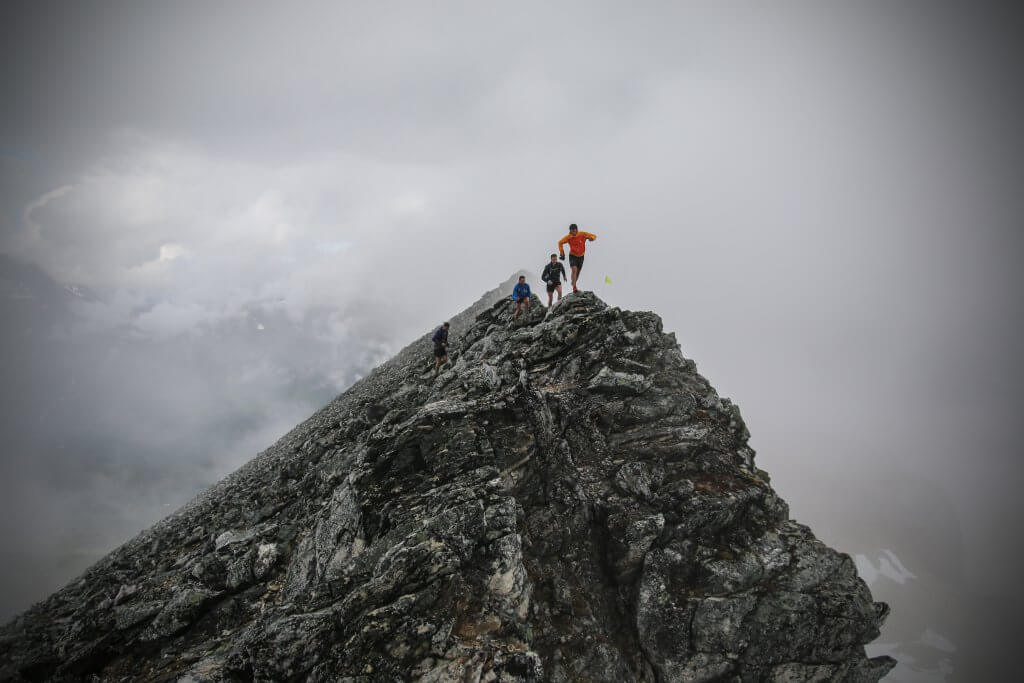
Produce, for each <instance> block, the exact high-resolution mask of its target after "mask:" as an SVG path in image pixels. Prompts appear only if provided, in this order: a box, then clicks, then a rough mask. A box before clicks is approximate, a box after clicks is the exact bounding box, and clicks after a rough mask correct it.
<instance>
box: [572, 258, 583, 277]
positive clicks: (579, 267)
mask: <svg viewBox="0 0 1024 683" xmlns="http://www.w3.org/2000/svg"><path fill="white" fill-rule="evenodd" d="M573 266H576V268H577V270H576V272H577V273H579V272H580V271H582V270H583V257H582V256H576V255H575V254H569V267H570V268H572V267H573Z"/></svg>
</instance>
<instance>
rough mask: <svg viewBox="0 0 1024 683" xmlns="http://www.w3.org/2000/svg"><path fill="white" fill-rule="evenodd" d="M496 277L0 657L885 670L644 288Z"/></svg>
mask: <svg viewBox="0 0 1024 683" xmlns="http://www.w3.org/2000/svg"><path fill="white" fill-rule="evenodd" d="M498 296H500V295H499V294H498V292H494V293H491V294H490V295H487V296H485V298H484V299H483V300H481V302H480V304H479V305H477V306H475V307H471V309H469V310H468V311H467V312H466V313H464V314H462V315H461V316H457V317H456V318H454V319H453V331H454V333H453V335H452V338H453V344H452V353H451V361H452V362H451V365H450V366H449V367H447V368H446V369H445V370H443V371H442V373H441V374H440V376H438V377H436V378H435V377H433V376H432V374H431V373H430V372H427V366H428V363H429V362H430V360H431V359H430V351H429V341H428V340H427V338H426V337H424V338H422V339H420V340H419V341H417V342H416V343H414V344H413V345H411V346H410V347H408V348H407V349H405V350H404V351H403V352H402V353H400V354H399V355H398V356H396V357H395V358H394V359H392V360H391V361H389V362H388V363H386V364H384V365H383V366H381V367H380V368H378V369H377V370H375V371H374V372H373V373H372V374H371V375H369V376H368V377H366V378H364V379H363V380H361V381H360V382H358V383H357V384H356V385H355V386H353V387H352V389H350V390H349V391H347V392H346V393H344V394H342V395H341V396H340V397H339V398H338V399H336V400H335V401H334V402H332V403H331V404H330V405H328V406H327V407H326V408H324V409H323V410H321V411H320V412H318V413H317V414H316V415H314V416H313V417H311V418H310V419H309V420H307V421H306V422H305V423H303V424H302V425H299V426H298V427H296V429H295V430H293V431H292V432H291V433H289V434H288V435H286V436H285V437H284V438H282V439H281V440H280V441H279V442H278V443H277V444H275V445H274V446H273V447H272V448H270V449H268V450H267V451H266V452H264V453H263V454H261V455H260V456H258V457H257V458H256V459H254V460H253V461H252V462H250V463H249V464H248V465H246V466H245V467H243V468H241V469H240V470H239V471H238V472H236V473H235V474H233V475H231V476H230V477H228V478H227V479H225V480H224V481H223V482H221V483H220V484H217V485H216V486H214V487H212V488H211V489H210V490H209V491H207V492H206V493H204V494H203V495H202V496H200V497H199V498H197V499H196V500H195V501H193V503H191V504H189V505H188V506H186V507H185V508H184V509H182V510H181V511H179V512H178V513H176V514H175V515H173V516H171V517H169V518H168V519H166V520H164V521H163V522H161V523H159V524H157V525H156V526H155V527H153V528H152V529H150V530H148V531H146V532H144V533H142V534H140V536H139V537H137V538H136V539H134V540H133V541H131V542H129V543H128V544H126V545H125V546H123V547H121V548H119V549H118V550H116V551H114V552H113V553H111V554H110V555H109V556H107V557H106V558H104V559H103V560H102V561H100V562H99V563H98V564H97V565H96V566H95V567H93V568H92V569H90V570H89V571H88V572H86V573H85V574H84V575H83V576H82V577H81V578H80V579H79V580H77V581H75V582H74V583H72V584H70V585H69V586H67V587H66V588H64V589H62V590H61V591H59V592H58V593H56V594H54V595H53V596H51V597H50V598H49V599H48V600H46V601H44V602H43V603H40V604H39V605H36V606H35V607H33V608H32V609H31V610H29V611H28V612H26V613H25V614H24V615H22V616H20V617H18V618H17V619H15V620H14V621H13V622H11V623H10V624H8V625H7V626H5V627H4V628H3V629H2V632H0V680H61V679H66V680H82V679H90V677H93V676H95V677H96V678H93V679H92V680H152V681H172V680H180V681H195V682H198V681H223V680H263V681H285V680H306V681H338V680H342V681H403V680H410V679H418V680H423V681H438V682H440V681H452V682H454V681H539V680H550V681H631V680H640V681H705V680H736V681H747V680H772V681H793V682H797V681H829V680H843V681H876V680H878V679H879V678H880V677H882V676H883V675H884V674H885V673H886V672H887V671H888V670H889V669H890V668H891V667H892V665H893V662H892V660H891V659H889V658H876V659H867V658H866V656H865V654H864V647H863V645H864V644H865V643H867V642H869V641H871V640H872V639H874V638H875V637H877V635H878V628H879V626H880V624H881V622H882V620H884V618H885V615H886V613H887V608H886V607H885V605H883V604H881V603H873V602H872V599H871V595H870V593H869V591H868V589H867V587H866V585H865V584H864V583H863V581H861V580H860V579H859V578H858V576H857V574H856V570H855V568H854V564H853V562H852V561H851V560H850V558H849V557H848V556H846V555H843V554H839V553H837V552H835V551H833V550H832V549H830V548H828V547H826V546H825V545H823V544H822V543H820V542H819V541H817V540H816V539H815V538H814V536H813V535H812V533H811V532H810V530H809V529H807V528H806V527H804V526H801V525H799V524H797V523H795V522H793V521H791V520H789V514H788V509H787V507H786V505H785V503H784V502H783V501H782V500H781V499H779V498H778V496H776V495H775V493H774V492H773V491H772V489H771V487H770V486H769V483H768V478H767V475H766V474H765V473H764V472H762V471H760V470H758V469H757V468H756V467H755V466H754V462H753V457H754V454H753V451H752V450H751V449H750V448H749V447H748V446H747V445H746V442H747V437H748V434H747V430H746V427H745V426H744V424H743V421H742V419H741V417H740V413H739V410H738V409H737V408H736V406H735V405H733V404H732V403H731V402H730V401H728V400H727V399H720V398H719V397H718V395H717V394H716V392H715V391H714V389H713V388H712V387H711V386H710V385H709V384H708V382H707V381H706V380H705V379H704V378H703V377H701V376H700V375H698V374H697V372H696V369H695V366H694V364H693V362H692V361H690V360H687V359H686V358H684V357H683V355H682V354H681V353H680V350H679V347H678V345H677V344H676V341H675V338H674V337H673V336H672V335H671V334H664V333H663V332H662V326H661V321H660V319H659V318H658V317H657V316H656V315H654V314H652V313H634V312H628V311H621V310H619V309H617V308H611V307H608V306H606V305H605V304H604V303H603V302H601V301H600V300H599V299H597V298H596V297H595V296H593V295H592V294H589V293H580V294H575V295H572V296H569V297H567V298H566V299H564V300H563V301H562V302H560V303H559V304H556V305H555V306H554V307H553V308H552V309H551V311H550V312H549V313H548V315H547V316H545V315H544V313H545V311H544V309H542V308H540V306H539V301H537V300H536V299H535V300H534V312H533V314H532V315H531V316H529V317H528V318H526V319H524V320H521V321H519V322H518V324H515V325H513V324H512V323H511V321H510V311H509V305H508V303H507V300H503V301H500V302H498V303H494V304H493V305H491V304H492V302H493V301H494V300H495V299H497V297H498Z"/></svg>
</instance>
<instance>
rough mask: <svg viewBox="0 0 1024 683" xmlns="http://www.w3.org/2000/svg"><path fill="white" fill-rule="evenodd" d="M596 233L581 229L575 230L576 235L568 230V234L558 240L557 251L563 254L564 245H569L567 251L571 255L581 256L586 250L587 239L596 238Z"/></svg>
mask: <svg viewBox="0 0 1024 683" xmlns="http://www.w3.org/2000/svg"><path fill="white" fill-rule="evenodd" d="M596 239H597V235H595V234H594V233H592V232H583V231H582V230H577V231H576V236H575V237H573V234H572V233H571V232H570V233H569V234H568V235H566V236H565V237H563V238H562V239H560V240H558V253H559V254H561V255H562V256H565V245H566V244H568V245H569V253H570V254H571V255H572V256H583V254H584V252H586V250H587V240H596Z"/></svg>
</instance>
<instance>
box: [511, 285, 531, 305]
mask: <svg viewBox="0 0 1024 683" xmlns="http://www.w3.org/2000/svg"><path fill="white" fill-rule="evenodd" d="M523 297H526V298H530V285H528V284H526V283H525V282H523V283H517V284H516V287H515V289H513V290H512V300H513V301H519V300H520V299H522V298H523Z"/></svg>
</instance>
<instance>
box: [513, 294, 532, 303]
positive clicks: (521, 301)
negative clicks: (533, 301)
mask: <svg viewBox="0 0 1024 683" xmlns="http://www.w3.org/2000/svg"><path fill="white" fill-rule="evenodd" d="M529 300H530V297H528V296H521V297H519V298H518V299H516V303H517V304H521V303H523V302H524V301H529Z"/></svg>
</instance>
